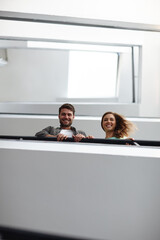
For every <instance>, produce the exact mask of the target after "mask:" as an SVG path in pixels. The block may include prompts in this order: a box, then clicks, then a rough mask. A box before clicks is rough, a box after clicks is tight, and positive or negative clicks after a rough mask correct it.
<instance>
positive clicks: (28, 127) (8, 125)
mask: <svg viewBox="0 0 160 240" xmlns="http://www.w3.org/2000/svg"><path fill="white" fill-rule="evenodd" d="M127 119H128V120H130V121H132V122H133V123H135V124H136V126H137V130H136V131H135V132H134V133H133V134H132V135H131V137H133V138H135V139H137V140H155V141H160V118H127ZM47 126H54V127H58V126H59V121H58V117H57V115H21V114H0V135H17V136H34V135H35V133H36V132H38V131H40V130H42V129H43V128H45V127H47ZM73 126H75V127H76V128H77V129H79V130H83V131H85V132H86V134H87V135H93V136H94V137H95V138H105V132H104V131H103V130H102V128H101V117H91V116H76V117H75V119H74V122H73Z"/></svg>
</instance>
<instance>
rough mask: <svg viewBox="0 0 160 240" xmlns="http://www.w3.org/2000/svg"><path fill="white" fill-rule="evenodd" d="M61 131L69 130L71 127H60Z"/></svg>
mask: <svg viewBox="0 0 160 240" xmlns="http://www.w3.org/2000/svg"><path fill="white" fill-rule="evenodd" d="M61 128H62V129H66V130H70V129H71V126H69V127H61Z"/></svg>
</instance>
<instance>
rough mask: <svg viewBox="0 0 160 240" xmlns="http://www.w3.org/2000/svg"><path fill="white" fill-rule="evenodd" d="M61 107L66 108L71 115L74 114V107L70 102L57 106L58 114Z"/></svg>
mask: <svg viewBox="0 0 160 240" xmlns="http://www.w3.org/2000/svg"><path fill="white" fill-rule="evenodd" d="M63 108H67V109H69V110H70V111H72V112H73V115H74V114H75V108H74V106H73V105H72V104H70V103H64V104H63V105H62V106H61V107H60V108H59V114H60V112H61V110H62V109H63Z"/></svg>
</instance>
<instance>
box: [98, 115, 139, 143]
mask: <svg viewBox="0 0 160 240" xmlns="http://www.w3.org/2000/svg"><path fill="white" fill-rule="evenodd" d="M101 127H102V129H103V130H104V131H105V133H106V137H105V138H107V139H123V138H128V137H129V134H130V133H131V132H133V131H134V130H135V128H136V127H135V125H134V124H133V123H131V122H130V121H128V120H126V119H125V118H124V117H123V116H122V115H120V114H118V113H114V112H106V113H104V114H103V116H102V119H101Z"/></svg>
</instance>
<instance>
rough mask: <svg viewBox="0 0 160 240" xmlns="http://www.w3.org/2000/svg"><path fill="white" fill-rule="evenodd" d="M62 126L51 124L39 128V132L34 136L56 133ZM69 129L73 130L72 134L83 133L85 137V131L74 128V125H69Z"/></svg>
mask: <svg viewBox="0 0 160 240" xmlns="http://www.w3.org/2000/svg"><path fill="white" fill-rule="evenodd" d="M61 129H62V128H60V127H57V128H54V127H52V126H48V127H46V128H44V129H43V130H41V131H40V132H37V133H36V134H35V136H36V137H46V135H47V134H51V135H55V136H56V135H58V134H59V133H60V131H61ZM71 130H72V131H73V135H77V134H83V135H84V136H85V137H86V133H85V132H83V131H81V130H76V128H75V127H71Z"/></svg>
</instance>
